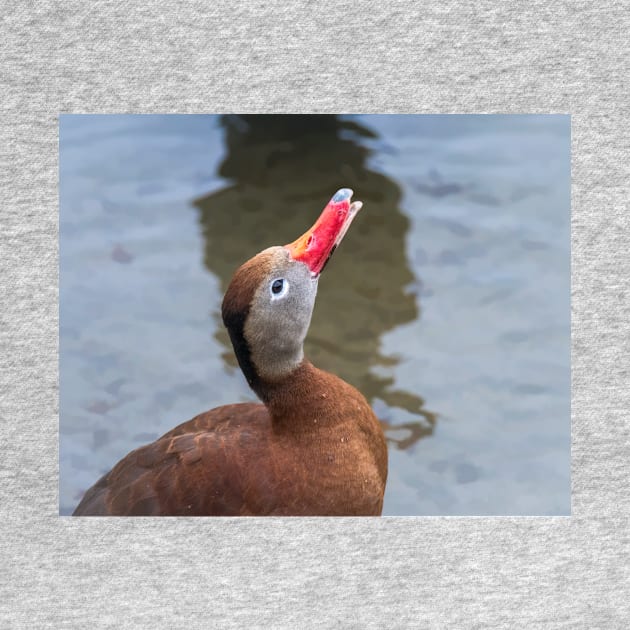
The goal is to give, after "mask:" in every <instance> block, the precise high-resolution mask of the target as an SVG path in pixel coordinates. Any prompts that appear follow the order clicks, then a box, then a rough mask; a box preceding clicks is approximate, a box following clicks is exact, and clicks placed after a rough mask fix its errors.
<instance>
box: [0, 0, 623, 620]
mask: <svg viewBox="0 0 630 630" xmlns="http://www.w3.org/2000/svg"><path fill="white" fill-rule="evenodd" d="M463 4H464V3H462V5H463ZM628 8H629V7H628V4H627V3H625V2H621V1H617V2H605V3H593V2H571V3H568V2H567V3H548V2H541V1H536V2H532V3H527V4H519V3H491V2H483V1H482V2H476V3H472V4H467V5H466V6H458V5H455V4H452V3H450V4H445V3H443V2H435V1H433V2H428V3H427V2H423V3H420V2H419V3H415V2H410V1H409V0H407V1H406V2H388V3H376V2H372V3H365V2H364V3H337V2H331V1H327V2H320V3H317V4H314V3H307V2H296V3H290V4H289V3H286V4H285V3H280V2H265V3H263V2H240V3H236V2H235V3H224V2H190V3H179V2H174V1H172V0H165V1H164V2H162V3H160V4H154V5H148V4H147V3H144V2H141V3H133V2H132V3H127V2H125V3H78V2H65V3H54V2H50V1H46V0H42V1H41V2H36V3H17V2H15V3H13V2H5V3H3V8H2V21H1V22H0V24H1V28H2V36H1V37H0V50H1V55H2V66H1V69H0V73H1V74H0V76H1V77H2V99H1V107H2V120H1V123H0V126H1V129H2V132H1V134H2V136H1V141H0V182H1V184H2V205H1V210H0V212H1V213H2V231H1V232H0V243H1V247H2V263H3V264H2V266H1V270H0V278H1V280H0V282H1V286H2V290H3V298H4V299H3V308H2V327H1V328H0V348H1V350H2V356H1V358H0V387H1V402H0V415H1V418H2V424H1V426H2V439H1V440H0V452H1V456H0V480H1V483H2V504H1V505H2V536H1V537H0V566H2V570H1V571H0V627H2V628H56V629H59V628H85V627H93V628H110V627H111V628H121V627H123V628H136V627H139V628H144V627H146V628H153V627H165V628H171V627H187V628H206V627H220V628H230V627H244V628H248V627H263V626H264V627H272V628H277V627H287V628H292V627H325V628H327V627H344V628H346V627H347V628H367V627H383V628H399V627H426V628H443V627H456V628H466V627H484V628H485V627H488V628H513V627H526V628H530V627H544V628H577V627H580V628H626V627H628V624H629V623H630V604H629V602H630V597H629V594H628V586H629V581H630V570H629V568H628V563H629V560H630V558H629V555H630V547H629V535H628V516H629V506H630V493H628V491H627V476H628V456H629V444H630V428H629V423H628V406H629V402H630V400H629V399H630V394H629V391H630V390H629V389H628V387H627V381H628V374H629V367H630V365H629V359H628V357H629V355H630V342H629V334H628V315H629V314H630V306H629V303H628V293H627V290H628V289H627V286H628V284H627V278H628V274H629V272H630V263H629V257H628V254H627V250H628V247H630V238H629V236H628V231H627V226H628V219H627V213H628V181H629V179H630V174H629V167H628V164H629V163H630V159H629V157H630V156H629V153H628V145H629V144H628V139H629V137H628V131H627V129H628V115H629V113H630V112H629V106H628V103H629V99H628V94H629V87H630V86H629V82H628V77H629V76H630V63H629V56H628V44H627V42H628V32H630V19H629V15H630V13H629V12H628ZM234 111H246V112H263V111H265V112H295V111H317V112H331V113H332V112H349V111H350V112H385V111H387V112H394V111H395V112H545V113H546V112H569V113H571V114H572V115H573V119H572V121H573V287H572V291H573V468H572V473H573V516H572V517H571V518H531V519H527V518H390V519H380V520H379V519H365V520H347V519H337V520H332V519H330V520H317V519H315V520H312V519H306V520H299V519H293V520H290V519H289V520H267V521H260V520H256V519H252V520H229V519H216V520H208V519H199V520H187V519H144V520H142V519H121V520H111V519H71V518H60V517H58V516H57V411H58V408H57V407H58V371H57V326H58V309H57V293H58V289H57V286H58V274H57V259H58V247H57V115H58V113H59V112H234Z"/></svg>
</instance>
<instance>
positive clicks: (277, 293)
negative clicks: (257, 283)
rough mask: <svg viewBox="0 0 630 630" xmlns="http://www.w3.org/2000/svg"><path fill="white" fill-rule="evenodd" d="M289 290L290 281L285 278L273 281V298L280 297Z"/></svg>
mask: <svg viewBox="0 0 630 630" xmlns="http://www.w3.org/2000/svg"><path fill="white" fill-rule="evenodd" d="M288 290H289V281H288V280H285V279H284V278H277V279H276V280H273V281H272V283H271V298H272V299H274V300H275V299H278V298H281V297H283V296H285V295H286V293H287V291H288Z"/></svg>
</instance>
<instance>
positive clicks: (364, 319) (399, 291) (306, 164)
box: [195, 115, 435, 448]
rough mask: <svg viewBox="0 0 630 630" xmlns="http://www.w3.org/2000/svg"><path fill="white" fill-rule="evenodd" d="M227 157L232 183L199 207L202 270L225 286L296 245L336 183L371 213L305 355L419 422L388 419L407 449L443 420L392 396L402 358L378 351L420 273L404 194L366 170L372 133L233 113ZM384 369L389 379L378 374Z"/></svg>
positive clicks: (331, 272) (357, 229)
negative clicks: (264, 256)
mask: <svg viewBox="0 0 630 630" xmlns="http://www.w3.org/2000/svg"><path fill="white" fill-rule="evenodd" d="M221 125H222V126H223V127H224V129H225V141H226V146H227V156H226V158H225V160H224V161H223V163H222V164H221V167H220V170H219V174H220V175H221V176H222V177H224V178H227V179H229V180H231V182H232V184H231V185H230V186H229V187H227V188H224V189H222V190H220V191H218V192H215V193H212V194H210V195H208V196H206V197H202V198H200V199H197V200H196V201H195V205H196V206H197V207H198V208H199V210H200V213H201V217H200V219H201V223H202V226H203V234H204V236H205V264H206V266H207V267H208V269H209V270H210V271H212V272H213V273H215V274H216V275H217V276H218V277H219V278H220V279H221V288H222V290H223V291H225V289H226V288H227V285H228V283H229V281H230V278H231V276H232V273H233V272H234V270H235V269H236V267H237V266H238V265H240V264H241V263H242V262H244V261H245V260H247V259H248V258H250V257H251V256H253V255H254V254H256V253H257V252H258V251H260V250H262V249H264V248H265V247H268V246H270V245H278V244H283V243H288V242H291V241H293V240H294V239H295V238H296V237H297V236H299V235H300V234H302V233H303V232H304V231H305V230H306V229H307V228H308V227H309V226H310V225H311V224H312V223H313V222H314V221H315V219H316V218H317V216H318V215H319V213H320V212H321V210H322V209H323V207H324V205H325V204H326V203H327V201H328V199H329V198H330V197H331V195H332V194H333V193H334V192H335V191H336V190H337V189H339V188H344V187H349V188H352V189H353V190H354V191H355V199H359V200H361V201H363V202H364V209H363V210H362V211H361V214H360V216H359V217H358V218H357V220H356V221H355V223H354V224H353V226H352V229H351V230H349V232H348V234H347V235H346V237H345V238H344V242H343V243H342V245H341V250H342V251H341V253H340V254H337V255H336V256H334V257H333V258H332V260H331V262H330V264H329V265H328V267H327V269H326V272H325V273H324V274H323V277H322V280H321V281H320V285H319V294H318V299H317V303H316V307H315V312H314V315H313V320H312V324H311V329H310V332H309V335H308V337H307V340H306V346H305V352H306V354H307V356H308V357H309V358H310V359H311V361H313V363H315V364H316V365H317V366H318V367H320V368H322V369H324V370H328V371H330V372H333V373H335V374H337V375H338V376H340V377H341V378H343V379H344V380H346V381H348V382H349V383H351V384H352V385H354V386H355V387H357V388H358V389H359V390H360V391H361V392H362V393H363V394H364V395H365V396H366V398H367V399H368V400H369V401H370V403H372V404H373V403H374V402H375V401H376V400H377V399H380V400H382V401H384V403H385V405H386V406H387V407H397V408H401V409H404V410H406V411H407V412H410V413H411V414H413V415H414V416H415V417H416V418H418V419H417V421H413V422H408V423H406V424H397V423H395V422H390V420H389V418H384V417H383V415H387V416H388V415H389V414H388V413H387V412H386V413H385V414H383V413H380V411H381V410H380V409H379V408H378V407H377V409H376V411H377V414H378V415H380V416H381V419H382V423H383V427H384V429H385V432H386V435H387V437H388V440H389V441H390V443H391V444H393V445H395V446H397V447H398V448H408V447H410V446H411V445H412V444H414V443H415V442H417V441H418V440H419V439H420V438H422V437H424V436H426V435H429V434H431V433H432V431H433V427H434V425H435V415H434V414H433V413H431V412H429V411H427V410H426V409H424V400H423V399H422V398H421V396H420V395H419V394H418V393H416V392H413V393H412V392H406V391H399V390H393V389H391V386H392V383H393V382H394V379H393V378H389V377H387V376H385V375H383V374H382V373H383V372H385V373H386V372H387V369H388V367H389V368H391V367H392V366H394V365H396V363H397V362H398V359H397V358H396V357H387V356H384V355H383V354H381V352H380V338H381V335H383V334H384V333H385V332H387V331H389V330H391V329H393V328H394V327H396V326H399V325H401V324H405V323H407V322H410V321H412V320H414V319H416V318H417V317H418V315H419V313H418V308H417V305H416V297H415V296H414V295H412V294H410V293H408V292H407V291H406V287H407V286H408V285H409V284H410V283H411V282H412V281H414V279H415V278H414V275H413V273H412V271H411V269H410V268H409V266H408V264H407V260H406V257H405V235H406V233H407V230H408V228H409V222H408V219H407V217H406V216H405V215H403V214H402V212H401V211H400V209H399V207H398V204H399V201H400V196H401V192H400V188H399V187H398V185H397V184H396V183H395V182H394V181H392V180H391V179H389V178H387V177H385V176H384V175H382V174H381V173H378V172H375V171H372V170H370V169H369V168H368V167H367V166H366V160H367V158H368V157H369V150H368V149H367V148H366V147H365V146H362V144H361V143H360V139H361V138H362V137H363V138H365V137H372V138H373V137H374V134H373V133H372V132H371V131H370V130H368V129H367V128H365V127H362V126H361V125H359V124H357V123H355V122H351V121H345V120H340V119H339V118H338V117H337V116H325V115H317V116H280V115H265V116H260V115H258V116H253V115H252V116H224V117H223V118H222V119H221ZM217 338H218V339H219V340H220V341H221V343H222V344H223V345H224V346H225V348H226V351H225V353H224V358H225V360H226V362H227V363H228V364H229V365H230V366H232V367H236V365H237V364H236V359H235V358H234V355H233V353H232V348H231V345H230V343H229V338H228V335H227V333H226V332H225V330H224V328H223V326H221V325H220V326H218V332H217ZM375 368H376V370H378V372H380V374H377V373H376V372H375Z"/></svg>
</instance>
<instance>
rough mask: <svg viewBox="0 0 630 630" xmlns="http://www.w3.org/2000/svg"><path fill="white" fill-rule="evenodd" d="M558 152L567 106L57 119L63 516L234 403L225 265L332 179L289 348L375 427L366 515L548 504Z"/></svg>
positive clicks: (557, 305)
mask: <svg viewBox="0 0 630 630" xmlns="http://www.w3.org/2000/svg"><path fill="white" fill-rule="evenodd" d="M569 147H570V121H569V118H568V117H567V116H357V117H328V116H325V117H308V118H306V119H305V118H303V117H255V116H243V117H233V116H228V117H213V116H62V117H61V122H60V383H61V400H60V403H61V406H60V512H61V513H62V514H67V513H70V512H71V511H72V509H73V508H74V506H75V505H76V503H77V502H78V500H79V499H80V497H81V496H82V493H83V492H84V491H85V489H87V488H88V487H89V486H90V485H92V483H94V482H95V481H96V479H97V478H98V477H99V476H100V475H101V474H102V473H103V472H105V471H107V470H109V469H110V468H111V467H112V466H113V465H114V464H115V463H116V462H117V461H118V460H119V459H120V458H121V457H123V456H124V455H125V454H126V453H127V452H129V451H130V450H131V449H133V448H135V447H137V446H140V445H142V444H144V443H146V442H148V441H150V440H152V439H154V438H156V437H158V436H159V435H160V434H161V433H163V432H165V431H166V430H168V429H170V428H172V427H173V426H175V425H176V424H178V423H180V422H182V421H184V420H187V419H189V418H191V417H192V416H194V415H196V414H197V413H199V412H201V411H204V410H206V409H209V408H211V407H214V406H217V405H221V404H227V403H231V402H239V401H245V400H252V399H253V398H254V396H253V394H252V393H251V392H250V390H249V389H248V388H247V385H246V383H245V380H244V379H243V377H242V376H241V374H240V372H239V371H238V369H237V368H236V362H235V359H234V358H233V355H232V352H231V347H230V345H229V341H228V337H227V334H226V333H225V331H224V330H223V328H222V326H221V324H220V317H219V309H220V303H221V298H222V294H223V291H224V290H225V288H226V287H227V284H228V282H229V279H230V276H231V273H232V271H233V270H234V268H235V267H237V266H238V265H239V264H240V263H241V262H243V261H245V260H246V259H247V258H249V257H251V256H252V255H253V254H255V253H256V252H257V251H259V250H261V249H263V248H264V247H267V246H268V245H272V244H282V243H286V242H289V241H292V240H293V239H294V238H295V237H296V236H298V235H300V234H302V233H303V232H304V230H305V229H306V228H307V227H308V226H310V225H311V224H312V222H313V221H314V219H315V218H316V217H317V216H318V215H319V213H320V211H321V209H322V208H323V206H324V205H325V203H326V201H327V200H328V199H329V197H330V196H331V194H332V193H334V192H335V190H337V189H338V188H341V187H350V188H353V189H354V190H355V198H356V199H361V200H362V201H363V202H364V204H365V206H364V209H363V210H362V212H361V214H360V216H359V217H358V218H357V220H356V221H355V223H354V224H353V225H352V228H351V229H350V231H349V232H348V234H347V236H346V238H345V239H344V242H343V244H342V246H341V247H340V249H339V252H338V253H337V254H335V256H334V257H333V259H332V260H331V262H330V264H329V266H328V267H327V269H326V273H325V274H324V275H323V276H322V279H321V281H320V288H319V294H318V301H317V305H316V308H315V313H314V316H313V322H312V326H311V330H310V334H309V338H308V340H307V347H306V352H307V354H308V356H309V357H310V358H311V360H312V361H313V362H314V363H315V364H317V365H318V366H319V367H322V368H325V369H328V370H330V371H333V372H335V373H336V374H338V375H340V376H342V377H343V378H344V379H346V380H347V381H349V382H350V383H352V384H354V385H356V386H357V387H358V388H359V389H360V390H361V391H362V392H363V393H364V394H365V395H366V397H367V398H368V400H369V401H370V402H371V404H372V405H373V407H374V409H375V411H376V413H377V415H378V416H379V417H380V418H381V420H382V421H383V424H384V427H385V429H386V435H387V437H388V441H389V444H390V469H389V480H388V486H387V492H386V497H385V508H384V513H385V514H390V515H393V514H403V515H425V514H431V515H434V514H468V515H481V514H506V515H507V514H567V513H569V512H570V477H569V473H570V346H569V341H570V293H569V286H570V154H569V150H570V149H569Z"/></svg>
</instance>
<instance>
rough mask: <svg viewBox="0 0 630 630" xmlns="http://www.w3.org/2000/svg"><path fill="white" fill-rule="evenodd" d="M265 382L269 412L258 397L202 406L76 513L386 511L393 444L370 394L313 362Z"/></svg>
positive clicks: (128, 461)
mask: <svg viewBox="0 0 630 630" xmlns="http://www.w3.org/2000/svg"><path fill="white" fill-rule="evenodd" d="M264 390H265V394H266V398H268V399H269V400H270V401H271V403H270V405H269V409H270V410H271V413H272V414H273V419H272V416H271V415H270V411H269V410H268V409H267V408H266V407H265V406H264V405H261V404H255V403H243V404H236V405H227V406H224V407H219V408H217V409H213V410H211V411H208V412H206V413H203V414H201V415H199V416H197V417H195V418H193V419H192V420H190V421H188V422H186V423H184V424H181V425H179V426H178V427H176V428H174V429H172V430H171V431H169V432H168V433H166V434H165V435H163V436H162V437H161V438H159V439H158V440H156V441H155V442H153V443H152V444H149V445H147V446H143V447H141V448H139V449H136V450H135V451H132V452H131V453H129V455H127V456H126V457H125V458H124V459H122V460H121V461H120V462H119V463H118V464H117V465H116V466H115V467H114V468H113V469H112V470H111V471H110V472H109V473H108V474H107V475H105V476H104V477H103V478H102V479H101V480H100V481H98V482H97V483H96V484H95V485H94V486H93V487H92V488H91V489H90V490H88V492H87V493H86V495H85V497H84V499H83V501H81V503H80V504H79V506H78V507H77V509H76V510H75V512H74V514H75V515H77V516H81V515H129V516H131V515H140V514H144V515H158V514H159V515H171V516H179V515H188V516H207V515H223V516H236V515H296V516H297V515H329V516H334V515H378V514H380V513H381V510H382V504H383V492H384V489H385V482H386V478H387V448H386V445H385V440H384V438H383V434H382V431H381V428H380V425H379V423H378V420H377V419H376V417H375V416H374V414H373V413H372V410H371V409H370V407H369V405H368V403H367V401H366V400H365V398H364V397H363V396H362V395H361V394H360V393H359V392H358V391H357V390H356V389H354V388H353V387H351V386H350V385H348V384H347V383H345V382H344V381H342V380H341V379H338V378H337V377H335V376H333V375H332V374H328V373H326V372H323V371H321V370H318V369H317V368H315V367H313V366H312V365H311V364H310V363H308V362H304V364H303V365H302V366H301V367H300V368H299V370H297V371H296V373H295V374H294V375H292V378H291V379H290V381H285V382H283V383H275V384H273V383H266V384H265V386H264ZM297 401H299V406H298V405H296V403H297ZM296 408H299V409H300V414H299V417H296V415H295V410H296Z"/></svg>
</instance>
